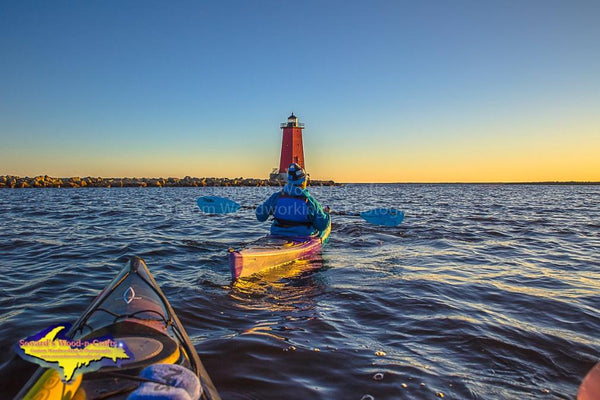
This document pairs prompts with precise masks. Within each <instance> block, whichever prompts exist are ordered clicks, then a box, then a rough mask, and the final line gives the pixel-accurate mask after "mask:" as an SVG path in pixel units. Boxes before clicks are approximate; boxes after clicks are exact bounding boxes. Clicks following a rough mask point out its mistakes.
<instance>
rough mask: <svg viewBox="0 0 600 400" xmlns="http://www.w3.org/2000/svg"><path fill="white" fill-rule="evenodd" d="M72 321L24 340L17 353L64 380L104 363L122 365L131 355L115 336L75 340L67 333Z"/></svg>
mask: <svg viewBox="0 0 600 400" xmlns="http://www.w3.org/2000/svg"><path fill="white" fill-rule="evenodd" d="M69 327H70V326H69V325H68V324H64V325H56V326H52V327H50V328H47V329H44V330H43V331H41V332H39V333H37V334H35V335H33V336H30V337H28V338H27V339H22V340H20V341H19V343H18V344H17V346H16V347H17V348H16V352H17V354H19V356H21V358H23V359H24V360H26V361H31V362H34V363H36V364H38V365H39V366H41V367H44V368H52V369H54V370H56V371H57V372H58V373H59V375H60V377H61V380H62V381H63V382H65V383H68V382H71V381H72V380H73V378H76V377H77V376H78V375H79V374H82V373H86V372H92V371H97V370H99V369H100V368H102V367H104V366H108V365H110V366H118V365H119V364H120V362H121V361H122V360H127V359H129V358H130V357H131V353H130V352H129V351H128V350H127V347H126V346H125V344H124V343H122V342H119V341H115V340H113V339H112V338H111V337H102V338H94V339H88V340H81V339H78V340H71V339H68V338H66V337H65V336H64V333H65V332H67V331H68V329H69Z"/></svg>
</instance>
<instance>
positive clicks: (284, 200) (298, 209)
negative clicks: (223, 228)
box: [256, 183, 329, 236]
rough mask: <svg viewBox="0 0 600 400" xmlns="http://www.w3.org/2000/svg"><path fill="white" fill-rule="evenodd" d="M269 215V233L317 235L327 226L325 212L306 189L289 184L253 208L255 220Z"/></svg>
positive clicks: (261, 219) (327, 218) (327, 217)
mask: <svg viewBox="0 0 600 400" xmlns="http://www.w3.org/2000/svg"><path fill="white" fill-rule="evenodd" d="M271 215H273V216H274V217H275V221H273V224H272V225H271V234H272V235H280V236H311V235H315V234H321V233H322V232H323V231H324V230H325V229H327V227H328V226H329V214H328V213H326V212H325V211H323V207H321V204H319V202H318V201H317V200H316V199H315V198H314V197H312V196H311V195H310V193H309V192H308V189H302V188H301V187H299V186H294V185H291V184H289V183H288V184H287V185H285V186H284V187H283V190H282V191H280V192H276V193H273V195H272V196H271V197H269V198H268V199H267V201H265V202H264V203H263V204H262V205H260V206H258V207H257V208H256V219H258V220H259V221H261V222H263V221H266V220H267V218H269V216H271Z"/></svg>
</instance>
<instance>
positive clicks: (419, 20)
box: [0, 0, 600, 182]
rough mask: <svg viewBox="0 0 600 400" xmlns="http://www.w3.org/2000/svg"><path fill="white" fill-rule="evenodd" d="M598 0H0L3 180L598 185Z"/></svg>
mask: <svg viewBox="0 0 600 400" xmlns="http://www.w3.org/2000/svg"><path fill="white" fill-rule="evenodd" d="M599 21H600V2H599V1H576V2H568V1H522V2H517V1H483V2H482V1H452V2H451V1H441V0H440V1H424V2H413V1H411V2H408V1H373V2H371V1H362V2H356V1H344V2H342V1H339V2H338V1H327V2H322V1H306V2H295V1H214V2H208V1H206V2H201V1H185V2H184V1H175V2H167V1H93V2H92V1H75V2H74V1H69V2H67V1H7V0H0V143H1V144H0V174H15V175H29V176H34V175H38V174H48V175H54V176H87V175H94V176H156V177H158V176H163V177H167V176H185V175H191V176H228V177H236V176H245V177H266V176H267V175H268V173H269V172H270V170H271V168H273V167H276V166H277V165H278V163H279V159H278V157H279V147H280V145H281V143H280V141H281V136H280V135H281V131H280V129H279V123H281V122H283V121H284V120H285V119H286V118H287V116H288V115H289V113H290V112H291V111H294V112H295V113H296V114H297V115H299V117H300V119H301V122H304V123H306V129H305V133H304V141H305V152H306V163H307V168H308V170H309V172H310V173H311V176H313V177H317V178H332V179H336V180H338V181H388V182H389V181H392V182H405V181H406V182H410V181H519V180H570V179H574V180H600V161H598V160H599V159H600V157H598V154H600V111H599V110H600V22H599Z"/></svg>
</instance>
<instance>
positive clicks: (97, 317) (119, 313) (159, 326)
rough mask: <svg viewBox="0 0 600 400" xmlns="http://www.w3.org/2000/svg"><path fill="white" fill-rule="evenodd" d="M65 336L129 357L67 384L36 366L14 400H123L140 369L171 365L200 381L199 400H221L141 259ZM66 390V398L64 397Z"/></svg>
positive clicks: (133, 386) (134, 261) (133, 387)
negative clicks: (106, 342) (105, 344)
mask: <svg viewBox="0 0 600 400" xmlns="http://www.w3.org/2000/svg"><path fill="white" fill-rule="evenodd" d="M65 336H66V337H67V338H69V339H72V340H78V339H81V340H82V341H84V340H85V341H89V342H91V341H92V340H93V339H100V338H107V337H108V338H110V339H111V340H114V341H115V342H117V343H119V344H122V345H123V346H124V348H125V349H127V353H128V355H129V358H128V359H123V360H120V362H119V363H114V362H112V363H111V362H108V363H106V364H104V363H103V364H102V366H100V367H99V369H96V370H89V372H88V370H83V371H84V372H83V373H82V374H81V375H80V376H78V377H77V378H74V379H73V380H72V381H71V382H69V383H67V384H62V382H60V381H59V378H58V372H56V371H55V370H53V369H50V370H47V369H44V368H39V369H38V371H36V372H35V373H34V374H33V376H32V377H31V378H30V379H29V381H28V383H27V384H26V385H25V387H23V389H22V390H21V392H20V393H19V394H18V395H17V397H16V398H37V396H47V397H44V398H55V397H56V395H59V396H58V398H66V399H75V398H76V399H96V398H102V399H126V398H127V397H128V396H129V394H131V392H132V391H134V390H136V389H137V388H138V386H139V385H140V383H141V382H140V378H139V374H140V372H141V371H142V370H143V369H144V368H146V367H148V366H151V365H156V364H176V365H179V366H182V367H185V368H186V369H187V370H189V371H191V372H192V373H193V374H194V375H195V376H196V377H198V378H199V380H200V385H201V392H202V395H201V397H200V398H201V399H203V400H220V397H219V394H218V393H217V391H216V389H215V387H214V385H213V383H212V381H211V379H210V377H209V376H208V373H207V372H206V370H205V368H204V366H203V365H202V362H201V361H200V358H199V357H198V353H197V352H196V350H195V349H194V346H193V345H192V343H191V342H190V339H189V337H188V336H187V333H186V332H185V330H184V329H183V326H182V325H181V322H180V321H179V319H178V318H177V315H175V312H174V310H173V308H172V307H171V305H170V304H169V302H168V301H167V299H166V297H165V295H164V294H163V292H162V291H161V289H160V287H159V286H158V284H157V283H156V281H155V280H154V278H153V277H152V274H151V273H150V271H149V270H148V268H147V267H146V264H145V263H144V261H143V260H142V259H140V258H137V257H134V258H131V259H130V261H129V263H128V264H127V266H126V267H125V268H124V269H123V270H122V271H121V272H120V273H119V274H118V275H117V277H116V278H115V279H114V280H113V281H112V282H111V283H110V284H109V285H108V286H107V287H106V288H105V289H104V290H103V291H102V292H101V293H100V294H99V295H98V296H97V297H96V299H95V300H94V301H93V302H92V303H91V304H90V305H89V307H88V308H87V309H86V311H85V312H84V313H83V315H82V316H81V317H80V318H79V319H78V320H77V322H76V323H75V324H74V325H73V326H72V327H71V329H69V331H68V332H67V333H66V335H65ZM48 382H55V386H56V387H57V390H58V391H57V392H56V393H47V390H46V388H45V387H47V386H48V384H47V383H48ZM56 382H58V383H56ZM65 391H66V392H69V393H70V395H67V396H63V394H64V393H63V392H65Z"/></svg>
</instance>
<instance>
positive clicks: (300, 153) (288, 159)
mask: <svg viewBox="0 0 600 400" xmlns="http://www.w3.org/2000/svg"><path fill="white" fill-rule="evenodd" d="M281 129H283V139H282V141H281V158H280V161H279V171H277V170H274V171H273V173H272V174H271V179H285V177H286V173H287V168H288V167H289V166H290V164H291V163H296V164H298V165H300V166H301V167H302V168H304V148H303V146H302V129H304V124H302V123H299V122H298V117H296V116H295V115H294V113H292V115H290V116H289V117H288V119H287V122H284V123H283V124H281Z"/></svg>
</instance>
